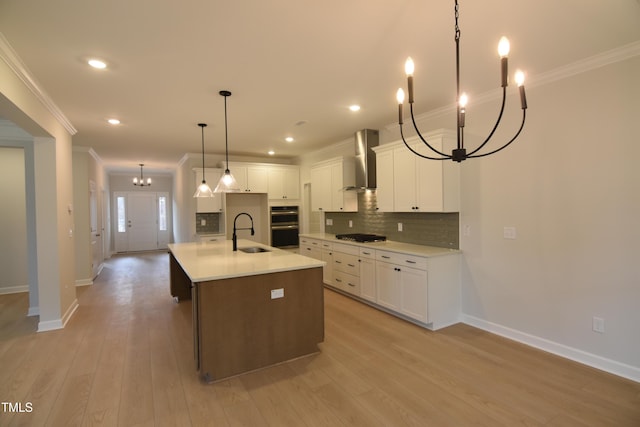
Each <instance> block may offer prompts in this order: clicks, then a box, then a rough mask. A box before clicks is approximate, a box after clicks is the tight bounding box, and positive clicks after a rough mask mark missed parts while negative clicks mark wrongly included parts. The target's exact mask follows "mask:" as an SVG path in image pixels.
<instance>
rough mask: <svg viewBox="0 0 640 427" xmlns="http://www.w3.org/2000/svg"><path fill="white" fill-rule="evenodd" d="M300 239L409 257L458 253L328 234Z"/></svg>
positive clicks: (458, 251) (307, 235)
mask: <svg viewBox="0 0 640 427" xmlns="http://www.w3.org/2000/svg"><path fill="white" fill-rule="evenodd" d="M300 237H308V238H310V239H319V240H328V241H331V242H334V243H341V244H345V245H352V246H358V247H363V248H371V249H379V250H382V251H390V252H398V253H403V254H411V255H416V256H423V257H434V256H442V255H454V254H459V253H460V250H459V249H447V248H439V247H436V246H424V245H414V244H411V243H402V242H395V241H392V240H386V241H384V242H371V243H360V242H352V241H349V240H339V239H336V236H335V234H329V233H309V234H300Z"/></svg>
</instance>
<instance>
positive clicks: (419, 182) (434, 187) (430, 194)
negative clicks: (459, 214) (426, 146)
mask: <svg viewBox="0 0 640 427" xmlns="http://www.w3.org/2000/svg"><path fill="white" fill-rule="evenodd" d="M430 143H431V145H432V146H433V147H434V148H435V149H436V150H442V142H440V141H439V140H438V139H437V138H433V139H432V140H431V141H430ZM415 162H416V184H415V185H416V207H417V208H418V210H420V211H421V212H442V211H443V208H444V207H443V201H444V194H443V182H442V179H443V174H442V168H443V167H444V161H433V160H428V159H422V158H420V157H416V158H415Z"/></svg>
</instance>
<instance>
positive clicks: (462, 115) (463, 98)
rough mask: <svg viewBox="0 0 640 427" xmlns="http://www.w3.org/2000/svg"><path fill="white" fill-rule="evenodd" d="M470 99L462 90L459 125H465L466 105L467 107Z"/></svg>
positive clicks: (459, 103)
mask: <svg viewBox="0 0 640 427" xmlns="http://www.w3.org/2000/svg"><path fill="white" fill-rule="evenodd" d="M468 101H469V98H468V97H467V94H466V93H464V92H462V95H460V101H458V105H459V107H460V122H459V126H460V127H461V128H463V127H464V118H465V113H466V107H467V102H468Z"/></svg>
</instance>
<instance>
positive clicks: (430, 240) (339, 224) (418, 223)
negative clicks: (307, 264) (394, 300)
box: [325, 192, 460, 249]
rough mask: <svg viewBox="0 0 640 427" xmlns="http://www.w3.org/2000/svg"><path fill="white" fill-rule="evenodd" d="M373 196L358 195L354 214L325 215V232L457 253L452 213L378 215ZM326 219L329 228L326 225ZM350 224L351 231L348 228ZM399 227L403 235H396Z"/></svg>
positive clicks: (456, 229) (455, 217)
mask: <svg viewBox="0 0 640 427" xmlns="http://www.w3.org/2000/svg"><path fill="white" fill-rule="evenodd" d="M375 207H376V197H375V192H366V193H365V192H363V193H359V194H358V212H327V213H325V231H326V232H327V233H332V234H342V233H372V234H382V235H384V236H387V239H389V240H394V241H397V242H404V243H413V244H418V245H428V246H437V247H440V248H450V249H459V248H460V238H459V229H460V226H459V223H460V219H459V218H460V215H459V213H458V212H452V213H422V212H421V213H414V212H406V213H405V212H402V213H397V212H378V211H377V210H376V208H375ZM327 219H330V220H331V221H332V222H333V224H332V225H326V220H327ZM349 221H352V224H353V227H351V228H350V227H349ZM398 223H402V229H403V231H398Z"/></svg>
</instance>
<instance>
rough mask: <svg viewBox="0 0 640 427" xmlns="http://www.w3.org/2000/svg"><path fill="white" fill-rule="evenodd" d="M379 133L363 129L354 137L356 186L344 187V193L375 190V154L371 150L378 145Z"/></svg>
mask: <svg viewBox="0 0 640 427" xmlns="http://www.w3.org/2000/svg"><path fill="white" fill-rule="evenodd" d="M379 142H380V141H379V132H378V131H377V130H373V129H363V130H360V131H358V132H356V135H355V155H356V156H355V160H356V183H355V184H356V185H355V186H353V187H345V188H344V191H364V190H375V188H376V153H374V151H373V150H372V148H373V147H377V146H378V143H379Z"/></svg>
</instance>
